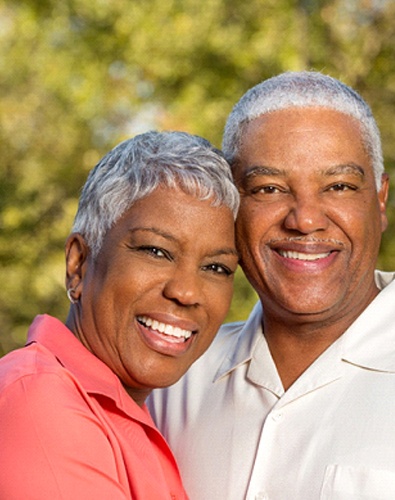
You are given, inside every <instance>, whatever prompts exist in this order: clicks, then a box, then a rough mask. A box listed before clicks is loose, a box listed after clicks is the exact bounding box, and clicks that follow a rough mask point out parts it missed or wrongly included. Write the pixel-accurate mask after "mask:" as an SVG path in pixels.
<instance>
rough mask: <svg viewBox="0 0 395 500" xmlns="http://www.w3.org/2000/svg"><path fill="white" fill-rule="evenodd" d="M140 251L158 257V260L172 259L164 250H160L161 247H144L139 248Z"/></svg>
mask: <svg viewBox="0 0 395 500" xmlns="http://www.w3.org/2000/svg"><path fill="white" fill-rule="evenodd" d="M139 251H141V252H145V253H147V254H149V255H152V256H153V257H157V258H167V259H168V258H170V256H169V254H168V252H166V251H165V250H163V249H162V248H159V247H154V246H150V245H144V246H141V247H139Z"/></svg>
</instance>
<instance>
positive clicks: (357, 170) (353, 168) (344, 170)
mask: <svg viewBox="0 0 395 500" xmlns="http://www.w3.org/2000/svg"><path fill="white" fill-rule="evenodd" d="M340 174H350V175H356V176H358V177H360V178H361V179H364V178H365V170H364V169H363V168H362V167H361V166H360V165H357V164H356V163H353V162H351V163H345V164H343V165H335V166H334V167H331V168H329V169H328V170H326V171H325V172H324V175H325V176H327V177H329V176H332V175H340Z"/></svg>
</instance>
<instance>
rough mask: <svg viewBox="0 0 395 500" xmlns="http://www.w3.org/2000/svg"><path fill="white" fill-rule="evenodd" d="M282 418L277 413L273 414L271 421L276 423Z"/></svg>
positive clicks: (281, 415) (280, 414)
mask: <svg viewBox="0 0 395 500" xmlns="http://www.w3.org/2000/svg"><path fill="white" fill-rule="evenodd" d="M282 418H283V414H282V413H279V412H277V413H273V415H272V420H274V421H275V422H278V421H279V420H281V419H282Z"/></svg>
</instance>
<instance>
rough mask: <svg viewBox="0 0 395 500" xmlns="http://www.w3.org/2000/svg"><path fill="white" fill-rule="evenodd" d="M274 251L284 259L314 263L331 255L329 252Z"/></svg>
mask: <svg viewBox="0 0 395 500" xmlns="http://www.w3.org/2000/svg"><path fill="white" fill-rule="evenodd" d="M276 251H277V253H278V254H279V255H281V257H285V258H286V259H296V260H303V261H314V260H320V259H325V258H326V257H329V255H330V254H331V252H320V253H305V252H299V251H295V250H282V249H278V250H276Z"/></svg>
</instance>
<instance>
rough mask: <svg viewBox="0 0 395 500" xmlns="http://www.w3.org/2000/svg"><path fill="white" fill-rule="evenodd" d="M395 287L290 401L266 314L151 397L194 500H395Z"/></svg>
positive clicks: (227, 333)
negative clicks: (276, 362)
mask: <svg viewBox="0 0 395 500" xmlns="http://www.w3.org/2000/svg"><path fill="white" fill-rule="evenodd" d="M394 278H395V273H377V275H376V280H377V282H378V284H379V286H380V288H383V287H384V286H385V288H383V290H382V291H381V292H380V294H379V295H378V296H377V297H376V298H375V300H374V301H373V302H372V303H371V304H370V305H369V307H368V308H367V309H366V310H365V311H364V312H363V314H362V315H361V316H360V317H359V318H358V319H357V321H355V323H354V324H353V325H351V327H350V328H349V329H348V330H347V331H346V332H345V333H344V334H343V335H342V336H341V337H340V338H339V339H338V340H337V341H336V342H335V343H334V344H332V345H331V346H330V347H329V348H328V349H327V350H326V351H325V352H324V353H323V354H322V355H321V356H320V357H319V358H318V359H317V360H316V361H315V362H314V363H313V364H312V365H311V366H310V367H309V368H308V369H307V370H306V371H305V372H304V373H303V375H301V376H300V377H299V379H298V380H297V381H296V382H295V383H294V384H293V385H292V386H291V387H290V388H289V389H288V390H287V391H286V392H284V389H283V387H282V384H281V381H280V378H279V376H278V373H277V370H276V367H275V365H274V362H273V360H272V358H271V355H270V352H269V349H268V346H267V343H266V341H265V337H264V335H263V333H262V328H261V323H262V321H261V319H262V309H261V306H260V304H257V306H256V307H255V308H254V310H253V312H252V314H251V315H250V318H249V319H248V321H247V322H246V323H237V324H230V325H225V326H224V327H222V329H221V331H220V333H219V334H218V336H217V337H216V339H215V341H214V343H213V345H212V346H211V347H210V348H209V350H208V351H207V352H206V353H205V354H204V355H203V356H202V357H201V358H200V359H199V360H198V361H197V362H196V363H195V364H194V365H193V366H192V368H190V370H189V372H188V373H187V374H186V375H185V376H184V377H183V378H182V379H181V380H180V381H179V382H178V383H177V384H175V385H174V386H172V387H171V388H168V389H165V390H155V391H154V392H153V395H152V397H151V401H150V403H149V405H150V407H151V410H152V413H153V416H154V419H155V421H156V423H157V425H158V426H159V428H160V429H161V430H162V432H163V434H164V436H165V438H166V439H167V440H168V442H169V444H170V447H171V448H172V450H173V452H174V454H175V456H176V459H177V461H178V464H179V467H180V470H181V476H182V478H183V480H184V484H185V487H186V490H187V493H188V494H189V496H190V498H191V500H241V499H247V500H258V499H259V500H263V499H268V500H269V499H270V500H329V499H331V500H358V499H360V500H362V499H363V500H390V499H391V500H394V499H395V282H392V283H391V284H389V283H390V282H391V281H392V280H393V279H394ZM386 285H388V286H386Z"/></svg>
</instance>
